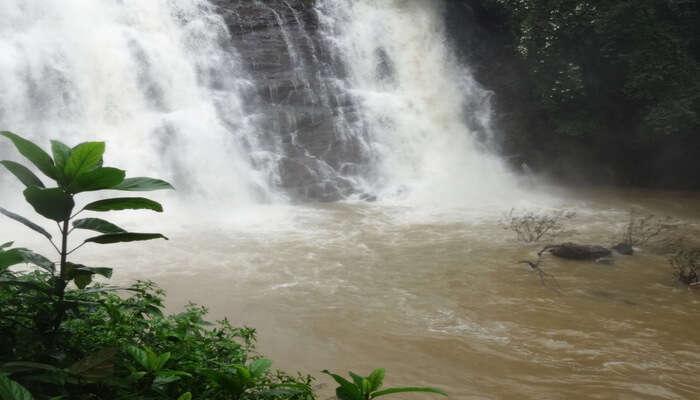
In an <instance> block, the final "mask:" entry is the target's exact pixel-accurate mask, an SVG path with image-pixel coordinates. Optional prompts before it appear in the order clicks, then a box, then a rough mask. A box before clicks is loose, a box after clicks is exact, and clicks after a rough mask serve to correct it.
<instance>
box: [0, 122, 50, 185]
mask: <svg viewBox="0 0 700 400" xmlns="http://www.w3.org/2000/svg"><path fill="white" fill-rule="evenodd" d="M0 135H2V136H5V137H6V138H8V139H10V140H11V141H12V143H14V145H15V147H16V148H17V151H19V152H20V154H22V155H23V156H25V157H26V158H27V159H28V160H29V161H31V162H32V164H34V165H36V167H37V168H39V170H40V171H41V172H43V173H44V174H45V175H46V176H48V177H49V178H51V179H56V171H55V170H54V164H53V160H52V159H51V157H50V156H49V155H48V154H46V152H45V151H44V150H42V149H41V148H40V147H39V146H37V145H35V144H34V143H32V142H30V141H29V140H27V139H23V138H21V137H19V136H17V135H15V134H14V133H12V132H7V131H3V132H0Z"/></svg>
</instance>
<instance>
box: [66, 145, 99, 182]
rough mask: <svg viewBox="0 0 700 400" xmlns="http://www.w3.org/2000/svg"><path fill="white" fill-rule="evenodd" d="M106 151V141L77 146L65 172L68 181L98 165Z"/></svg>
mask: <svg viewBox="0 0 700 400" xmlns="http://www.w3.org/2000/svg"><path fill="white" fill-rule="evenodd" d="M104 152H105V144H104V142H85V143H83V144H81V145H79V146H78V147H76V148H75V149H74V150H73V152H72V153H71V155H70V158H69V159H68V161H67V162H66V166H65V168H64V169H63V172H64V174H65V176H66V179H67V180H68V181H72V180H73V179H75V178H76V177H77V176H78V175H80V174H82V173H85V172H88V171H91V170H93V169H94V168H96V167H97V166H98V164H99V163H100V161H101V160H102V155H103V154H104Z"/></svg>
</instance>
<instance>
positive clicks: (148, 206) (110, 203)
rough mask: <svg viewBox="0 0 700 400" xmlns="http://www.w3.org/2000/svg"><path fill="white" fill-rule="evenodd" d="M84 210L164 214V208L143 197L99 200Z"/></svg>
mask: <svg viewBox="0 0 700 400" xmlns="http://www.w3.org/2000/svg"><path fill="white" fill-rule="evenodd" d="M83 209H84V210H88V211H116V210H153V211H157V212H163V206H161V205H160V204H159V203H158V202H155V201H153V200H149V199H146V198H143V197H117V198H113V199H106V200H98V201H95V202H93V203H90V204H88V205H86V206H85V207H84V208H83Z"/></svg>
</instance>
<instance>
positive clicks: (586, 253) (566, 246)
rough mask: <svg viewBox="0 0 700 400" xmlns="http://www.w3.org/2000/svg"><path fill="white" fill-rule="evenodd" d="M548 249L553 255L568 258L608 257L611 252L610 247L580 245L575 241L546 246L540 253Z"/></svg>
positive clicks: (594, 258)
mask: <svg viewBox="0 0 700 400" xmlns="http://www.w3.org/2000/svg"><path fill="white" fill-rule="evenodd" d="M545 251H548V252H550V253H552V254H553V255H555V256H557V257H561V258H567V259H570V260H597V259H600V258H603V257H608V256H610V255H611V254H612V252H611V251H610V249H607V248H605V247H602V246H591V245H582V244H576V243H570V242H568V243H562V244H558V245H552V246H546V247H545V248H544V249H542V250H541V251H540V254H542V253H544V252H545Z"/></svg>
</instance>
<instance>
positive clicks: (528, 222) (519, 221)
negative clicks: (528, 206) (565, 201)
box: [501, 209, 576, 243]
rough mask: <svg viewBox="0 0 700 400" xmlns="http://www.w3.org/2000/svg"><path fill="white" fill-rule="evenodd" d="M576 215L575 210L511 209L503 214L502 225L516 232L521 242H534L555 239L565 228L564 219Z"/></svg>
mask: <svg viewBox="0 0 700 400" xmlns="http://www.w3.org/2000/svg"><path fill="white" fill-rule="evenodd" d="M575 215H576V213H574V212H573V211H567V210H557V211H551V212H540V213H537V212H535V211H532V210H525V211H522V212H517V211H516V210H515V209H511V210H510V212H508V214H505V215H504V216H503V219H502V220H501V226H502V227H503V229H505V230H509V231H512V232H514V233H515V234H516V236H517V238H518V240H519V241H521V242H525V243H533V242H538V241H539V240H540V239H543V238H548V239H554V238H555V237H556V236H557V235H559V234H560V233H561V232H562V230H563V228H564V221H565V220H568V219H571V218H573V217H574V216H575Z"/></svg>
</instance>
